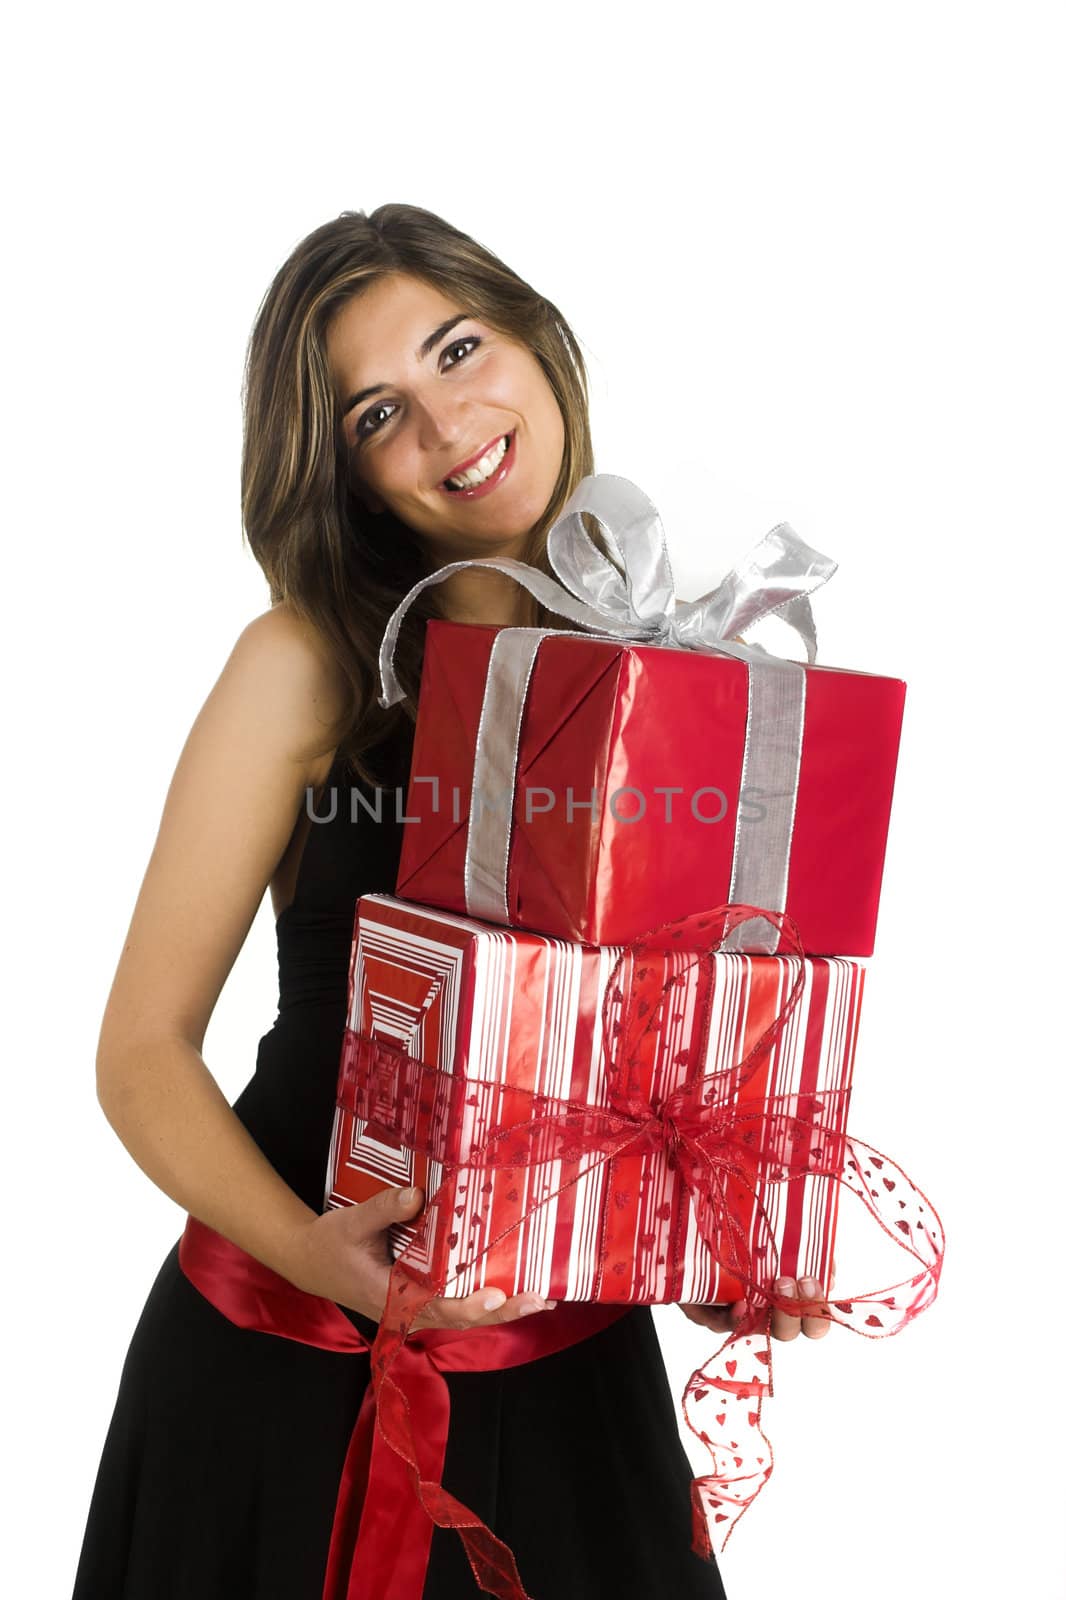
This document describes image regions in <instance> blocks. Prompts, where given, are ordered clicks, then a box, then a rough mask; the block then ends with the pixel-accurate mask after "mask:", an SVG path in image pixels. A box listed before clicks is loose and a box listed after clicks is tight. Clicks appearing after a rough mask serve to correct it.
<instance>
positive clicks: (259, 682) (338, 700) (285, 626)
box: [219, 601, 348, 782]
mask: <svg viewBox="0 0 1066 1600" xmlns="http://www.w3.org/2000/svg"><path fill="white" fill-rule="evenodd" d="M227 680H228V681H227ZM219 681H220V685H221V684H223V683H225V684H226V688H227V689H228V690H229V691H230V693H231V694H232V695H233V696H234V697H235V698H236V699H237V700H239V701H246V702H247V710H248V713H249V714H250V715H251V716H252V718H253V719H254V720H255V721H256V722H259V721H260V720H261V719H262V720H269V722H270V724H271V727H272V730H273V733H274V735H275V737H276V736H277V734H278V732H279V727H280V730H281V731H282V734H283V739H284V741H285V742H286V743H287V745H288V747H289V748H290V751H291V754H292V757H293V759H294V760H296V761H299V762H302V763H306V764H307V765H308V766H309V779H310V781H311V782H315V781H316V779H317V777H318V772H317V769H318V768H320V767H321V766H322V763H323V762H324V763H325V769H324V770H323V771H322V773H321V776H322V777H323V778H324V777H325V773H326V771H328V768H329V762H330V759H331V758H332V755H333V753H334V751H335V750H336V747H337V742H338V738H339V732H340V726H341V721H342V719H343V718H344V716H345V714H346V712H347V709H348V690H347V683H346V680H345V677H344V674H343V673H342V671H341V669H340V666H339V664H338V662H337V660H336V657H335V656H334V654H333V652H332V651H331V649H330V648H329V646H328V644H327V643H326V641H325V640H324V639H323V637H322V635H321V634H320V633H319V632H318V630H317V629H316V628H315V627H314V626H313V625H312V624H311V623H309V622H308V621H307V620H306V619H305V618H303V617H301V616H300V615H299V613H298V612H297V611H295V610H294V609H293V607H291V606H290V605H289V604H288V603H287V602H285V601H280V602H279V603H278V604H277V605H274V606H271V608H270V610H269V611H264V612H262V613H261V614H260V615H259V616H257V617H254V618H253V619H252V621H251V622H249V623H247V624H246V626H245V627H244V628H243V629H242V631H241V633H240V635H239V636H238V638H237V641H236V643H235V644H234V646H233V649H232V651H231V652H230V656H229V660H228V661H227V662H226V665H225V668H224V669H223V674H222V678H221V679H220V680H219Z"/></svg>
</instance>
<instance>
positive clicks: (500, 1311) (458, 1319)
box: [413, 1289, 557, 1329]
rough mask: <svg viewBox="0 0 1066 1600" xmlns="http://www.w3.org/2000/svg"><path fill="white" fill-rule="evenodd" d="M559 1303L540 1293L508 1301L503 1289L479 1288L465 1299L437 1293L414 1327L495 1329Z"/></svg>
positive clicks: (551, 1307)
mask: <svg viewBox="0 0 1066 1600" xmlns="http://www.w3.org/2000/svg"><path fill="white" fill-rule="evenodd" d="M556 1304H557V1302H556V1301H555V1300H545V1299H544V1298H543V1296H542V1295H537V1294H516V1295H512V1296H511V1297H510V1298H508V1297H507V1296H506V1295H505V1294H504V1292H503V1290H502V1289H479V1290H478V1291H477V1293H476V1294H468V1295H466V1296H465V1297H464V1298H463V1299H453V1298H451V1297H450V1296H447V1295H439V1294H438V1295H435V1296H434V1297H433V1299H432V1300H430V1301H429V1302H428V1303H427V1304H426V1305H425V1306H423V1308H422V1310H421V1312H420V1313H419V1315H418V1317H417V1318H416V1319H415V1322H414V1324H413V1326H414V1328H415V1329H418V1328H420V1327H432V1328H486V1327H493V1326H494V1325H495V1324H496V1323H500V1322H517V1321H518V1320H519V1319H520V1318H521V1317H527V1316H532V1315H533V1314H534V1313H535V1312H537V1311H552V1310H554V1308H555V1306H556ZM525 1308H528V1309H525Z"/></svg>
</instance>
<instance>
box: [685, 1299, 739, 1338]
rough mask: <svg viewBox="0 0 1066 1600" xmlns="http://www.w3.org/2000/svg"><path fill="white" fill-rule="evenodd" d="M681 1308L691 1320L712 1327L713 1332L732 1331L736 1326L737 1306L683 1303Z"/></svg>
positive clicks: (701, 1325) (704, 1326)
mask: <svg viewBox="0 0 1066 1600" xmlns="http://www.w3.org/2000/svg"><path fill="white" fill-rule="evenodd" d="M681 1309H682V1311H683V1312H684V1313H685V1315H686V1317H688V1319H689V1321H690V1322H696V1323H698V1324H699V1326H700V1327H701V1328H710V1329H711V1331H712V1333H732V1331H733V1328H734V1327H735V1326H736V1310H737V1308H736V1306H732V1305H721V1306H701V1305H683V1306H682V1307H681Z"/></svg>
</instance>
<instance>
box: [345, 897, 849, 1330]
mask: <svg viewBox="0 0 1066 1600" xmlns="http://www.w3.org/2000/svg"><path fill="white" fill-rule="evenodd" d="M620 955H622V952H621V950H620V949H618V948H613V947H606V948H599V947H595V946H590V945H582V944H574V943H567V942H564V941H561V940H558V939H552V938H549V937H546V936H543V935H538V934H531V933H528V932H522V931H517V930H505V929H501V928H497V927H494V926H492V925H490V924H486V923H480V922H477V921H475V920H473V919H471V918H464V917H458V916H454V915H451V914H448V913H442V912H438V911H434V910H432V909H430V908H427V907H419V906H412V905H410V904H409V903H405V902H402V901H400V900H398V899H396V898H395V897H392V896H387V895H365V896H363V897H362V898H361V899H360V901H359V904H358V908H357V920H356V932H355V938H354V940H353V947H352V957H351V963H350V972H349V1014H348V1019H347V1026H346V1029H345V1038H344V1048H343V1053H342V1063H341V1071H340V1075H339V1083H338V1104H337V1112H336V1119H335V1125H334V1133H333V1139H332V1145H331V1151H330V1165H329V1172H328V1176H327V1192H326V1202H327V1205H328V1206H339V1205H343V1204H350V1203H357V1202H359V1201H362V1200H365V1199H367V1198H369V1196H370V1195H372V1194H374V1193H376V1192H377V1191H379V1190H380V1189H381V1188H383V1187H386V1186H389V1185H396V1186H402V1185H406V1184H416V1185H417V1186H419V1187H420V1188H421V1189H422V1190H423V1191H424V1193H425V1195H426V1199H427V1202H428V1201H429V1200H431V1199H432V1198H433V1196H434V1194H435V1193H436V1192H437V1189H438V1188H439V1187H440V1184H441V1181H442V1177H443V1173H444V1165H445V1163H459V1164H460V1165H462V1164H463V1162H464V1160H465V1158H466V1157H467V1156H468V1155H469V1153H470V1151H471V1149H474V1148H476V1147H477V1146H478V1145H479V1144H480V1143H481V1141H483V1140H484V1139H485V1138H486V1136H487V1135H489V1134H491V1133H493V1132H494V1131H495V1130H497V1129H498V1128H500V1127H508V1126H510V1125H512V1124H517V1123H518V1122H519V1121H520V1119H521V1118H522V1116H523V1114H524V1106H523V1104H522V1099H523V1097H522V1096H521V1095H518V1094H512V1095H511V1096H510V1098H508V1095H507V1092H506V1091H501V1090H500V1088H499V1087H498V1086H499V1085H507V1086H509V1087H510V1088H511V1089H515V1088H518V1089H521V1090H526V1091H529V1092H530V1093H532V1094H535V1095H545V1096H552V1097H555V1098H559V1099H566V1100H570V1101H576V1102H578V1103H579V1104H581V1105H589V1106H606V1105H607V1104H608V1103H609V1101H608V1089H607V1081H606V1074H605V1069H604V1055H603V1037H602V1017H601V1010H602V1006H603V1001H604V995H605V991H606V990H607V987H608V983H609V980H610V977H611V973H612V970H613V969H614V967H615V962H616V959H617V958H618V957H619V956H620ZM641 959H642V963H643V964H642V974H643V977H642V982H643V983H644V984H647V985H648V988H649V990H658V989H660V988H664V989H667V990H668V994H667V998H666V1000H665V1002H664V1007H663V1013H662V1023H661V1027H657V1028H656V1030H655V1031H654V1032H649V1034H648V1035H647V1037H646V1039H645V1041H644V1044H643V1046H642V1051H641V1057H640V1063H639V1069H638V1071H639V1082H635V1083H631V1084H630V1085H629V1087H630V1089H631V1090H632V1091H633V1093H634V1094H635V1095H636V1096H637V1098H638V1100H639V1101H641V1102H646V1103H651V1104H655V1103H660V1102H662V1101H663V1100H665V1099H666V1098H667V1097H668V1096H669V1095H670V1093H671V1092H673V1091H675V1090H677V1089H678V1088H680V1087H681V1086H683V1085H684V1084H685V1083H686V1082H687V1081H689V1080H690V1079H692V1078H697V1077H703V1076H704V1075H705V1074H707V1073H708V1072H724V1073H728V1072H730V1071H732V1070H733V1069H736V1068H738V1067H739V1064H740V1063H741V1062H742V1061H744V1060H745V1058H746V1057H747V1056H748V1055H749V1053H750V1052H751V1050H752V1047H753V1045H754V1043H755V1041H756V1040H757V1039H758V1038H759V1037H760V1036H761V1035H762V1034H763V1033H764V1032H765V1030H766V1029H767V1028H768V1027H769V1026H770V1025H771V1023H773V1021H774V1019H775V1018H776V1017H777V1016H778V1014H779V1013H780V1012H781V1010H782V1008H783V1005H784V1002H785V999H786V997H787V995H788V993H789V991H790V989H791V987H792V985H793V983H794V981H795V979H796V976H797V974H798V971H799V967H800V966H801V965H802V966H803V967H804V969H805V970H804V974H803V976H804V980H805V981H804V988H803V996H802V1002H801V1004H799V1005H798V1006H797V1007H796V1008H795V1010H794V1011H793V1013H792V1014H791V1015H790V1016H789V1017H788V1019H787V1022H786V1024H785V1026H784V1028H783V1030H782V1032H781V1034H780V1037H779V1038H778V1039H777V1041H776V1043H775V1046H774V1048H773V1049H772V1050H769V1051H767V1052H765V1054H764V1055H763V1057H762V1059H761V1060H760V1063H759V1067H758V1070H757V1071H756V1072H754V1073H752V1074H749V1076H748V1077H747V1079H746V1081H744V1082H743V1084H742V1085H741V1086H740V1087H739V1090H738V1099H739V1102H740V1108H741V1109H742V1110H744V1109H746V1108H750V1111H751V1113H752V1114H753V1115H761V1114H763V1113H764V1110H765V1107H766V1106H767V1104H768V1103H769V1102H771V1101H773V1102H774V1103H775V1104H776V1103H780V1102H782V1101H783V1100H784V1099H785V1098H786V1097H789V1096H795V1097H813V1096H817V1097H818V1101H819V1108H820V1121H821V1126H822V1127H823V1128H824V1129H825V1130H826V1131H827V1134H828V1135H829V1136H830V1137H834V1136H840V1135H842V1134H843V1132H844V1128H845V1124H846V1117H847V1108H848V1102H849V1097H850V1089H851V1076H852V1064H853V1058H854V1049H855V1040H856V1032H857V1027H858V1019H859V1010H860V1005H861V998H862V985H863V979H864V969H863V967H862V966H861V965H859V964H858V963H856V962H853V961H848V960H844V959H840V958H818V957H815V958H807V959H805V960H802V959H801V958H799V957H797V956H794V955H792V956H763V955H757V956H748V955H741V954H728V953H719V954H716V955H714V956H713V958H712V963H713V964H712V965H711V966H709V967H708V966H707V965H704V966H693V965H689V966H687V967H684V969H682V965H681V958H680V957H678V956H677V954H676V953H671V952H668V951H659V952H652V953H650V954H646V955H644V956H643V957H642V958H641ZM632 960H633V957H632V954H631V953H629V952H627V953H626V954H625V955H624V956H623V958H622V968H621V976H622V978H623V980H624V978H625V974H626V970H627V969H626V962H630V963H631V962H632ZM649 963H651V964H655V963H658V965H657V966H655V970H654V972H652V973H650V974H649ZM660 967H661V979H662V982H661V984H660V981H659V978H660V973H659V968H660ZM667 980H671V981H670V982H669V983H668V982H667ZM705 1007H706V1010H707V1016H708V1031H707V1034H706V1039H705V1040H704V1041H703V1042H701V1043H700V1044H699V1046H698V1048H697V1044H696V1040H695V1037H694V1032H693V1030H694V1028H695V1027H696V1025H697V1021H698V1019H700V1018H701V1017H702V1016H703V1014H704V1010H705ZM404 1058H408V1064H409V1059H410V1058H414V1060H416V1061H421V1062H426V1063H429V1064H430V1065H431V1067H432V1068H433V1069H434V1070H435V1072H437V1073H439V1074H442V1075H444V1076H443V1077H442V1078H441V1079H440V1080H436V1081H438V1084H439V1088H440V1089H441V1091H443V1092H438V1093H435V1094H433V1095H432V1096H424V1097H423V1101H422V1103H418V1104H416V1103H415V1097H414V1096H412V1107H411V1111H410V1116H411V1117H412V1119H413V1120H412V1121H411V1122H410V1123H409V1124H408V1128H409V1132H408V1135H407V1137H408V1138H409V1139H410V1145H406V1144H404V1143H402V1142H401V1140H400V1137H398V1135H399V1132H400V1126H401V1125H400V1124H399V1123H395V1124H393V1125H392V1128H391V1132H385V1131H383V1130H382V1128H381V1126H379V1125H378V1123H377V1121H376V1120H375V1119H374V1118H373V1117H367V1116H363V1117H360V1116H359V1115H358V1114H357V1111H358V1108H359V1098H358V1088H359V1085H360V1082H362V1083H363V1084H364V1085H365V1083H366V1082H367V1081H368V1080H369V1081H372V1082H373V1083H374V1084H375V1085H376V1087H377V1090H378V1093H379V1099H378V1101H377V1104H376V1109H377V1111H378V1112H379V1113H381V1115H382V1116H383V1117H385V1119H386V1120H387V1119H388V1117H389V1115H390V1114H391V1113H393V1112H394V1110H395V1095H396V1089H395V1084H396V1082H397V1078H396V1076H395V1069H397V1068H398V1067H399V1066H400V1064H401V1063H402V1062H403V1060H404ZM411 1081H412V1082H414V1080H413V1079H412V1080H411ZM475 1088H476V1093H475V1092H474V1091H475ZM468 1091H470V1092H469V1093H468ZM516 1101H517V1102H518V1103H517V1104H516V1103H515V1102H516ZM363 1109H364V1111H366V1110H373V1109H375V1108H374V1107H373V1106H370V1107H368V1106H367V1105H366V1104H365V1102H364V1105H363ZM767 1171H769V1168H767ZM462 1176H463V1177H465V1179H466V1181H465V1182H464V1181H461V1182H460V1183H459V1193H458V1195H457V1203H456V1205H455V1207H454V1212H455V1214H454V1215H452V1216H450V1217H449V1218H448V1219H445V1217H444V1214H443V1213H442V1212H441V1211H440V1210H438V1209H431V1210H430V1212H429V1214H428V1216H427V1218H426V1221H427V1222H428V1230H427V1238H426V1241H425V1249H424V1250H419V1251H417V1252H416V1253H413V1254H411V1255H410V1256H409V1257H408V1259H409V1260H410V1261H411V1264H412V1265H413V1266H415V1267H417V1268H419V1269H422V1270H424V1271H426V1272H427V1273H428V1274H429V1275H430V1276H431V1277H432V1278H433V1279H434V1280H435V1281H447V1282H448V1288H447V1289H446V1290H445V1292H446V1293H448V1294H452V1295H457V1296H462V1295H467V1294H471V1293H473V1292H474V1291H475V1290H477V1289H480V1288H483V1287H486V1286H493V1287H499V1288H502V1289H505V1290H506V1291H507V1293H508V1294H509V1295H510V1294H517V1293H519V1292H522V1291H532V1292H535V1293H538V1294H542V1295H544V1296H546V1297H548V1298H558V1299H563V1300H568V1301H606V1302H627V1301H628V1302H632V1303H642V1304H662V1303H668V1302H672V1301H680V1302H685V1303H688V1302H699V1303H712V1302H715V1301H729V1300H735V1299H739V1298H741V1297H742V1295H743V1293H744V1288H743V1286H742V1285H741V1284H740V1283H739V1282H738V1281H737V1279H736V1278H735V1277H734V1276H733V1275H732V1274H731V1273H730V1272H729V1271H728V1270H727V1269H726V1268H724V1267H723V1266H722V1265H720V1263H719V1262H716V1260H715V1258H714V1256H713V1255H712V1253H711V1251H710V1250H709V1249H708V1247H707V1244H706V1242H705V1240H704V1239H703V1238H702V1237H701V1234H700V1231H699V1228H698V1226H697V1221H696V1216H695V1212H694V1209H693V1204H692V1200H691V1197H689V1196H686V1194H685V1192H684V1188H683V1185H682V1183H681V1179H680V1175H679V1173H678V1172H677V1170H676V1169H675V1167H674V1166H673V1165H672V1164H671V1162H670V1160H669V1158H668V1153H667V1151H666V1150H664V1149H663V1148H662V1147H661V1146H659V1147H657V1148H651V1149H634V1150H632V1151H628V1150H627V1151H623V1152H622V1153H621V1154H619V1155H618V1156H616V1157H615V1158H614V1159H613V1160H612V1161H611V1162H609V1163H607V1164H604V1163H602V1162H600V1163H599V1164H595V1165H594V1164H593V1163H592V1162H590V1161H588V1160H582V1159H581V1158H578V1159H574V1160H569V1161H567V1160H551V1161H544V1162H542V1163H538V1164H532V1165H526V1166H524V1167H523V1166H519V1167H516V1169H515V1170H513V1171H508V1170H503V1171H496V1172H492V1173H489V1172H470V1173H466V1174H463V1175H462ZM764 1176H765V1175H764ZM556 1191H559V1192H558V1193H557V1192H556ZM836 1197H837V1186H836V1184H835V1183H834V1182H832V1180H831V1179H830V1178H828V1177H827V1176H826V1175H825V1174H824V1173H818V1172H812V1173H811V1174H810V1175H809V1176H807V1177H806V1178H804V1179H803V1181H793V1182H791V1183H776V1184H775V1183H773V1182H772V1181H762V1180H761V1181H760V1187H759V1190H758V1194H757V1198H758V1201H759V1204H760V1205H761V1206H762V1207H763V1208H764V1210H765V1213H766V1214H767V1216H768V1217H769V1219H770V1221H771V1223H772V1228H773V1240H774V1244H775V1245H776V1252H777V1255H778V1258H779V1259H778V1262H777V1270H778V1271H780V1272H782V1273H785V1274H789V1275H792V1276H796V1277H800V1276H810V1277H814V1278H818V1279H820V1280H821V1281H822V1282H823V1283H828V1281H829V1277H830V1265H831V1261H832V1248H833V1238H834V1231H835V1222H836ZM755 1199H756V1196H755V1195H754V1194H752V1193H749V1192H747V1191H746V1190H745V1189H744V1188H743V1186H738V1187H733V1188H730V1189H727V1192H726V1197H725V1206H724V1208H723V1209H724V1211H725V1212H726V1213H727V1214H728V1215H729V1216H730V1217H731V1218H733V1219H737V1218H739V1219H740V1221H741V1225H742V1226H743V1227H745V1228H747V1229H748V1230H749V1233H748V1248H749V1250H750V1253H751V1258H752V1264H753V1268H754V1269H755V1270H756V1271H758V1270H759V1269H760V1267H761V1266H763V1265H765V1263H764V1262H763V1259H762V1258H763V1256H764V1255H765V1250H766V1245H765V1242H764V1243H762V1244H760V1242H759V1237H758V1235H757V1230H756V1229H755V1227H754V1225H753V1210H754V1205H755ZM415 1227H416V1225H411V1226H408V1227H396V1228H394V1230H393V1248H394V1254H399V1252H400V1250H401V1249H403V1248H404V1247H406V1246H409V1245H410V1244H411V1242H412V1240H413V1239H414V1236H415ZM488 1240H493V1241H495V1242H494V1243H492V1244H491V1245H490V1247H489V1248H488V1249H487V1250H486V1249H485V1248H484V1246H485V1243H486V1241H488ZM471 1258H473V1259H471ZM468 1261H470V1264H469V1265H466V1266H464V1263H467V1262H468Z"/></svg>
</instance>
